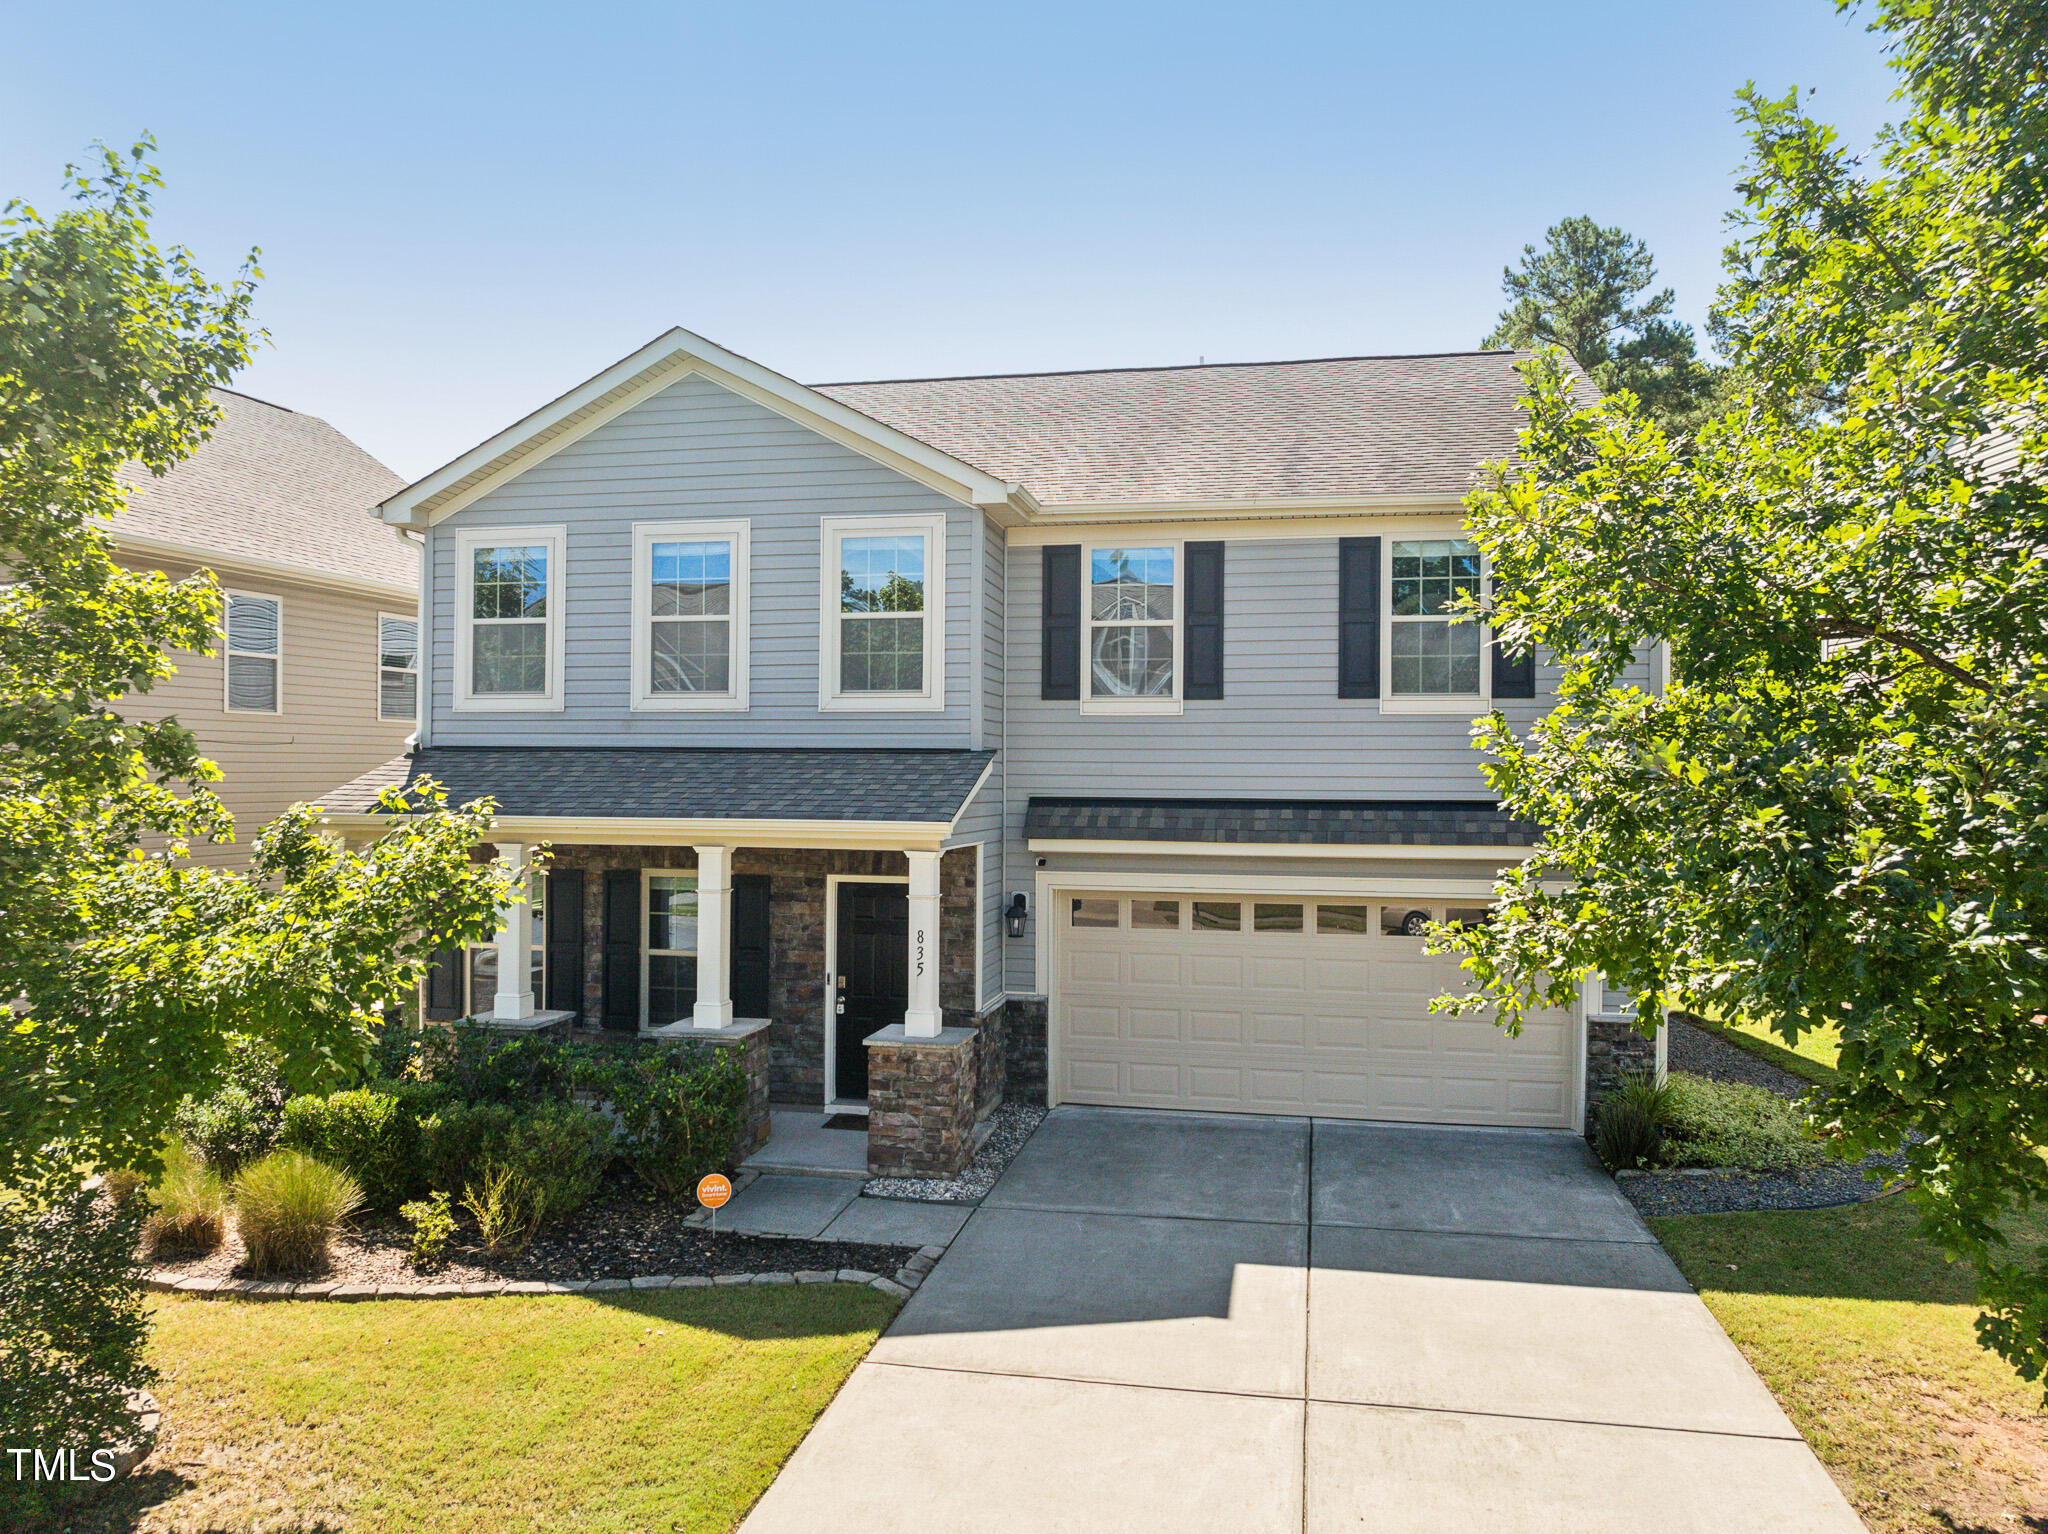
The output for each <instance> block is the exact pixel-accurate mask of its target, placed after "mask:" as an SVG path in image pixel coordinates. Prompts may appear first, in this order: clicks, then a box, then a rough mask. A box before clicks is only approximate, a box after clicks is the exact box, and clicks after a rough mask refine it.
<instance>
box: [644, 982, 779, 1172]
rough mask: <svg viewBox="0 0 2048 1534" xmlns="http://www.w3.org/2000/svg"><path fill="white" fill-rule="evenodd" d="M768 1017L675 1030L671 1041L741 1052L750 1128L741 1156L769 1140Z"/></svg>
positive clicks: (746, 1154)
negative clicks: (686, 1030)
mask: <svg viewBox="0 0 2048 1534" xmlns="http://www.w3.org/2000/svg"><path fill="white" fill-rule="evenodd" d="M769 1027H770V1024H769V1022H768V1020H767V1019H766V1018H763V1017H756V1018H745V1019H742V1020H741V1021H739V1022H736V1023H729V1024H727V1025H726V1026H725V1027H723V1028H696V1027H693V1028H691V1029H690V1030H689V1032H687V1033H673V1034H670V1035H669V1040H670V1041H677V1042H681V1043H684V1044H707V1045H709V1046H710V1047H711V1048H713V1049H734V1050H738V1051H739V1061H740V1069H741V1070H742V1071H744V1072H745V1073H746V1077H747V1128H746V1133H745V1134H744V1135H742V1136H741V1137H740V1151H739V1154H740V1155H741V1156H742V1157H746V1156H751V1155H752V1154H753V1153H754V1152H755V1151H757V1150H759V1149H760V1148H761V1147H762V1146H764V1145H766V1144H767V1143H768V1030H769Z"/></svg>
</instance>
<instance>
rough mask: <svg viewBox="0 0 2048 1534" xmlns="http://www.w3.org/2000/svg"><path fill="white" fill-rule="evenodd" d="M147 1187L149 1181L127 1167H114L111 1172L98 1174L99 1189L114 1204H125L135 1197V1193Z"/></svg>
mask: <svg viewBox="0 0 2048 1534" xmlns="http://www.w3.org/2000/svg"><path fill="white" fill-rule="evenodd" d="M148 1185H149V1179H148V1178H147V1177H144V1176H143V1175H142V1174H141V1173H140V1172H137V1171H134V1170H132V1169H131V1168H128V1167H119V1166H117V1167H115V1168H114V1169H113V1170H112V1171H111V1172H102V1173H101V1174H100V1187H101V1188H102V1189H104V1190H105V1192H106V1195H107V1197H108V1198H110V1199H112V1200H113V1201H114V1202H115V1203H116V1204H125V1203H127V1202H128V1200H130V1199H131V1198H133V1197H135V1194H136V1191H137V1190H138V1189H141V1188H145V1187H147V1186H148Z"/></svg>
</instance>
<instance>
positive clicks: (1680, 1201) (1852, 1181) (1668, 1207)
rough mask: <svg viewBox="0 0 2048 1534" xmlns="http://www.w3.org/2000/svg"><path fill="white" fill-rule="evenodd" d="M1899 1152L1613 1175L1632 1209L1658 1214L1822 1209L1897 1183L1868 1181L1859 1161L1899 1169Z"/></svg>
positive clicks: (1901, 1159) (1852, 1201) (1874, 1194)
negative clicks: (1787, 1164) (1787, 1166)
mask: <svg viewBox="0 0 2048 1534" xmlns="http://www.w3.org/2000/svg"><path fill="white" fill-rule="evenodd" d="M1905 1160H1906V1158H1905V1157H1904V1156H1903V1155H1899V1154H1893V1155H1890V1156H1870V1157H1867V1158H1865V1159H1864V1160H1863V1161H1861V1162H1844V1161H1834V1160H1827V1161H1819V1162H1815V1163H1814V1164H1813V1165H1811V1166H1807V1167H1802V1168H1800V1169H1799V1170H1798V1171H1794V1172H1737V1171H1723V1170H1719V1169H1715V1170H1709V1171H1686V1172H1638V1173H1634V1174H1623V1175H1621V1176H1619V1177H1617V1178H1616V1179H1615V1183H1616V1186H1618V1187H1619V1188H1620V1189H1621V1191H1622V1193H1623V1194H1624V1195H1625V1196H1626V1197H1627V1199H1628V1201H1629V1202H1630V1203H1631V1204H1634V1205H1635V1206H1636V1212H1637V1213H1639V1214H1644V1215H1653V1216H1654V1215H1660V1214H1750V1213H1754V1212H1756V1211H1758V1210H1764V1209H1827V1208H1831V1207H1833V1206H1834V1205H1837V1204H1860V1203H1863V1202H1864V1201H1865V1200H1867V1199H1873V1198H1878V1197H1880V1196H1882V1195H1883V1194H1885V1193H1888V1192H1890V1191H1891V1190H1892V1189H1893V1188H1895V1187H1897V1186H1898V1185H1899V1183H1898V1179H1896V1178H1891V1179H1887V1180H1886V1181H1884V1182H1878V1181H1874V1180H1872V1179H1870V1178H1866V1177H1865V1176H1864V1175H1863V1169H1864V1168H1865V1167H1886V1168H1890V1169H1891V1170H1892V1171H1894V1172H1897V1171H1902V1170H1903V1169H1904V1167H1905Z"/></svg>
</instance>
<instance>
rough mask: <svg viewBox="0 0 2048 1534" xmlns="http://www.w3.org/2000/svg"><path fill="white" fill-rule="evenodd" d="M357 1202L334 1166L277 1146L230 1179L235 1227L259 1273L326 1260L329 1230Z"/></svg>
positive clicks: (357, 1191) (352, 1184)
mask: <svg viewBox="0 0 2048 1534" xmlns="http://www.w3.org/2000/svg"><path fill="white" fill-rule="evenodd" d="M297 1100H298V1099H296V1098H295V1099H293V1101H295V1102H296V1101H297ZM362 1203H363V1190H362V1187H361V1185H360V1184H359V1183H357V1181H356V1180H355V1179H354V1178H353V1177H351V1176H349V1174H348V1173H347V1172H344V1171H342V1170H341V1169H340V1168H339V1167H331V1166H328V1165H326V1164H325V1163H323V1162H320V1161H316V1160H315V1159H314V1158H313V1157H311V1156H309V1155H307V1154H305V1153H304V1152H303V1151H296V1150H276V1151H272V1152H271V1153H270V1154H269V1155H268V1156H265V1157H264V1158H263V1159H262V1160H261V1161H258V1162H256V1163H254V1164H253V1165H250V1166H246V1167H244V1168H242V1171H241V1175H240V1176H238V1177H237V1178H236V1179H235V1229H236V1230H237V1231H239V1232H240V1233H241V1236H242V1245H243V1246H245V1247H247V1248H248V1251H249V1265H250V1266H251V1267H252V1268H254V1269H255V1270H256V1271H257V1272H258V1273H304V1272H307V1271H309V1270H312V1269H315V1268H319V1267H322V1266H324V1265H325V1264H326V1261H327V1256H328V1246H329V1243H330V1242H332V1241H333V1239H334V1232H335V1231H336V1229H338V1228H339V1227H340V1225H341V1223H342V1221H344V1220H346V1219H347V1218H348V1217H349V1216H350V1215H352V1214H354V1213H355V1212H356V1210H357V1209H359V1208H361V1207H362Z"/></svg>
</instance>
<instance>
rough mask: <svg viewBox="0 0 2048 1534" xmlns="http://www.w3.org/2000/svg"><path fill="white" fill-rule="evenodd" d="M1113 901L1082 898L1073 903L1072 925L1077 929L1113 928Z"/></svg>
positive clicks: (1117, 903)
mask: <svg viewBox="0 0 2048 1534" xmlns="http://www.w3.org/2000/svg"><path fill="white" fill-rule="evenodd" d="M1119 903H1120V902H1118V901H1115V900H1096V899H1090V898H1088V897H1087V896H1082V897H1079V898H1077V899H1076V900H1075V901H1074V907H1073V918H1072V919H1073V923H1074V925H1075V926H1077V927H1114V926H1116V925H1117V924H1118V923H1117V907H1118V905H1119Z"/></svg>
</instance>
